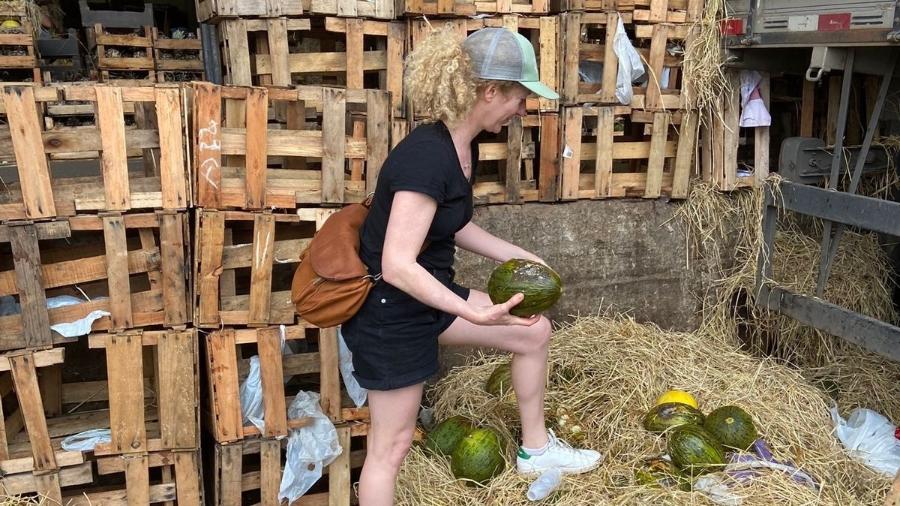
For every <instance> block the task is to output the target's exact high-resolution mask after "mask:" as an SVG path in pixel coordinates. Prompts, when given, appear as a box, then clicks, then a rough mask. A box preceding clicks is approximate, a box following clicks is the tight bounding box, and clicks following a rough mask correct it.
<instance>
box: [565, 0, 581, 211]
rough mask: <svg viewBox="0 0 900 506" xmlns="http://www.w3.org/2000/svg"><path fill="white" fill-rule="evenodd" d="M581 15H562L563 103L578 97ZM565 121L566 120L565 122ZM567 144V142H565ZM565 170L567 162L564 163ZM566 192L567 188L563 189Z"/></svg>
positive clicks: (573, 100) (572, 101)
mask: <svg viewBox="0 0 900 506" xmlns="http://www.w3.org/2000/svg"><path fill="white" fill-rule="evenodd" d="M581 17H582V13H580V12H569V13H566V14H562V15H561V20H562V38H563V40H564V42H563V62H562V77H563V83H562V89H561V90H560V91H561V93H560V95H561V96H562V100H563V103H565V104H572V103H575V101H576V100H577V97H578V81H579V77H578V64H579V57H580V54H579V48H580V47H581ZM564 123H565V122H564ZM563 145H564V146H565V143H563ZM563 171H564V172H565V164H563ZM563 193H564V194H565V190H563Z"/></svg>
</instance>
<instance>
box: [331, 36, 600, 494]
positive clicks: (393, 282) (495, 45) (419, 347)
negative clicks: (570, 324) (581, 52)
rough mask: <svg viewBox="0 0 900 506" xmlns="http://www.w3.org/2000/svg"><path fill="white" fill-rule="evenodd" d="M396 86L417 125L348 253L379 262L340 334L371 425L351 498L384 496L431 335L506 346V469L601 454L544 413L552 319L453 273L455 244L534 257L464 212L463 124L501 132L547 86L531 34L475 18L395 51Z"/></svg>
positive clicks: (471, 156)
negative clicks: (524, 314)
mask: <svg viewBox="0 0 900 506" xmlns="http://www.w3.org/2000/svg"><path fill="white" fill-rule="evenodd" d="M406 86H407V90H408V91H409V94H410V97H411V98H412V101H413V104H414V105H415V107H416V111H417V112H418V113H424V114H426V115H427V116H429V117H430V118H432V119H433V120H434V122H433V123H427V124H424V125H422V126H419V127H418V128H416V129H415V130H413V132H412V133H411V134H410V135H409V136H408V137H407V138H405V139H404V140H403V141H402V142H401V143H400V144H399V145H398V146H397V147H396V148H395V149H394V150H393V151H392V152H391V153H390V155H389V156H388V158H387V160H386V161H385V163H384V167H383V168H382V170H381V173H380V174H379V179H378V185H377V187H376V190H375V197H374V201H373V204H372V207H371V209H370V211H369V214H368V216H367V218H366V221H365V223H364V224H363V227H362V229H361V232H360V256H361V258H362V260H363V262H364V263H365V264H366V265H367V266H368V268H369V272H371V273H381V276H382V277H381V280H380V281H379V282H378V283H377V284H376V285H375V287H374V288H373V289H372V291H371V292H370V295H369V296H368V298H367V299H366V302H365V303H364V304H363V307H362V308H361V309H360V311H359V312H358V313H357V314H356V315H355V316H354V317H353V319H351V320H350V321H348V322H347V323H345V324H344V326H343V329H342V332H343V335H344V338H345V339H346V341H347V345H348V347H349V348H350V350H351V351H352V352H353V363H354V368H355V375H356V377H357V379H358V380H359V383H360V384H361V385H362V386H363V387H366V388H368V389H369V412H370V414H371V426H370V429H369V439H368V445H367V455H366V461H365V464H364V466H363V470H362V475H361V477H360V482H359V499H360V504H361V506H382V505H390V504H392V503H393V497H394V485H395V481H396V478H397V474H398V472H399V470H400V465H401V464H402V462H403V459H404V457H405V456H406V454H407V452H408V451H409V447H410V444H411V443H412V438H413V433H414V431H415V425H416V417H417V414H418V410H419V403H420V401H421V398H422V387H423V384H424V381H425V380H426V379H427V378H428V377H430V376H432V375H434V374H435V373H436V372H437V371H438V343H440V344H445V345H469V346H472V345H474V346H486V347H491V348H497V349H501V350H505V351H509V352H512V353H513V359H512V383H513V389H514V390H515V393H516V398H517V400H518V403H519V412H520V415H521V421H522V446H521V447H520V448H519V451H518V457H517V459H516V460H517V469H518V470H519V472H522V473H526V474H538V473H540V472H543V471H544V470H547V469H550V468H559V469H560V470H561V471H562V472H565V473H580V472H585V471H588V470H590V469H593V468H595V467H596V466H597V465H599V463H600V460H601V456H600V454H599V453H597V452H595V451H592V450H575V449H572V448H571V447H569V446H568V445H567V444H565V443H564V442H561V441H559V440H558V439H556V437H555V436H554V435H553V434H552V433H548V431H547V429H546V428H545V425H544V380H545V377H546V370H547V347H548V343H549V340H550V331H551V328H550V322H549V321H548V320H547V318H545V317H543V316H537V315H536V316H532V317H530V318H519V317H516V316H513V315H511V314H510V313H509V310H510V309H511V308H513V307H514V306H515V305H516V304H518V303H519V302H521V301H522V298H523V296H522V294H516V295H515V296H514V297H512V298H511V299H510V300H508V301H506V302H504V303H502V304H493V303H491V300H490V299H489V298H488V296H487V295H486V294H485V293H483V292H480V291H478V290H470V289H468V288H464V287H462V286H460V285H457V284H456V283H454V282H453V257H454V252H455V248H456V247H457V246H458V247H460V248H463V249H465V250H468V251H471V252H474V253H477V254H480V255H483V256H485V257H487V258H491V259H493V260H495V261H497V262H504V261H506V260H508V259H510V258H525V259H530V260H534V261H537V262H543V260H541V259H540V258H539V257H537V256H536V255H534V254H532V253H530V252H528V251H525V250H524V249H522V248H520V247H518V246H515V245H513V244H510V243H508V242H506V241H504V240H502V239H499V238H497V237H494V236H493V235H491V234H490V233H488V232H486V231H485V230H483V229H481V228H480V227H478V225H475V224H474V223H472V222H471V221H470V220H471V218H472V181H473V171H474V165H475V161H477V160H478V153H477V145H476V144H475V143H474V142H473V140H474V138H475V136H476V135H477V134H478V133H480V132H481V131H482V130H487V131H490V132H495V133H496V132H499V131H500V129H501V127H502V125H504V124H505V123H506V122H507V121H509V119H510V118H512V117H513V116H515V115H519V116H524V115H525V99H526V97H527V96H528V95H529V94H530V93H532V92H534V93H537V94H539V95H541V96H543V97H546V98H550V99H557V98H559V97H558V95H556V93H554V92H553V90H551V89H550V88H548V87H547V86H545V85H544V84H542V83H540V82H539V80H538V73H537V65H536V62H535V56H534V50H533V48H532V46H531V43H530V42H529V41H528V40H527V39H525V38H524V37H522V36H521V35H519V34H517V33H514V32H512V31H509V30H506V29H504V28H485V29H482V30H479V31H477V32H475V33H473V34H472V35H470V36H469V37H468V38H467V39H466V40H465V41H463V42H460V41H458V40H457V39H456V38H455V36H454V35H453V34H452V32H449V31H442V32H437V33H434V34H432V35H431V36H430V37H429V38H428V39H426V40H425V41H424V42H423V43H422V44H421V45H420V46H419V47H418V48H417V49H416V50H415V51H413V52H412V54H410V55H409V59H408V60H407V75H406Z"/></svg>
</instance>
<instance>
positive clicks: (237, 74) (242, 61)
mask: <svg viewBox="0 0 900 506" xmlns="http://www.w3.org/2000/svg"><path fill="white" fill-rule="evenodd" d="M219 29H220V30H222V33H223V37H222V41H223V42H224V44H225V51H223V54H222V57H223V59H224V60H225V64H226V66H227V68H228V76H227V77H230V81H231V82H229V83H228V84H235V85H241V86H249V85H251V84H253V83H252V77H251V75H252V74H251V72H250V46H249V45H248V41H247V27H246V25H245V24H244V21H243V20H241V19H227V20H225V21H223V22H222V23H221V24H220V25H219Z"/></svg>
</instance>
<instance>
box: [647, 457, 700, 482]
mask: <svg viewBox="0 0 900 506" xmlns="http://www.w3.org/2000/svg"><path fill="white" fill-rule="evenodd" d="M634 478H635V480H637V482H638V483H640V484H641V485H646V486H648V487H654V488H660V487H661V488H671V487H677V488H679V489H682V490H683V489H684V488H685V485H686V484H687V485H688V486H689V483H690V482H689V481H688V480H687V479H686V478H685V477H684V476H683V475H682V474H681V471H679V470H678V466H676V465H675V464H673V463H672V461H670V460H666V459H663V458H660V457H652V458H648V459H644V460H643V461H642V462H641V465H640V467H638V468H637V469H635V470H634Z"/></svg>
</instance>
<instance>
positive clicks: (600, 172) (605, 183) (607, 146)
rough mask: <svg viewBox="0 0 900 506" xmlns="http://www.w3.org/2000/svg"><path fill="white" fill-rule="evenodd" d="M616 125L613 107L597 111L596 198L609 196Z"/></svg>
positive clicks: (601, 108)
mask: <svg viewBox="0 0 900 506" xmlns="http://www.w3.org/2000/svg"><path fill="white" fill-rule="evenodd" d="M615 123H616V117H615V115H614V110H613V108H612V107H600V108H599V109H598V110H597V153H596V158H595V162H594V196H595V197H596V198H606V197H608V196H609V183H610V181H611V180H612V167H613V135H614V131H613V130H614V129H615Z"/></svg>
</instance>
